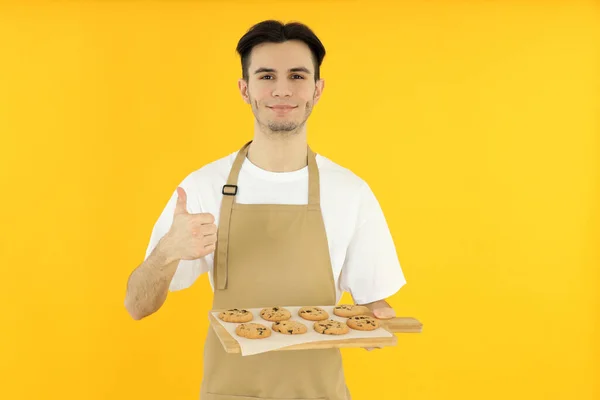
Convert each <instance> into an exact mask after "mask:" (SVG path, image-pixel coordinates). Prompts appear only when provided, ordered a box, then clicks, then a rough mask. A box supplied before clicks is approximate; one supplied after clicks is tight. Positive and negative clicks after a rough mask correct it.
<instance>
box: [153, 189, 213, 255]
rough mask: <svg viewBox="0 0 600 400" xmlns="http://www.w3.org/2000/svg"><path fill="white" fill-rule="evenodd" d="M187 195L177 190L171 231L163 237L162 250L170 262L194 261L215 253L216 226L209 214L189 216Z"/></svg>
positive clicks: (181, 190)
mask: <svg viewBox="0 0 600 400" xmlns="http://www.w3.org/2000/svg"><path fill="white" fill-rule="evenodd" d="M186 204H187V194H186V193H185V190H183V188H181V187H178V188H177V204H176V206H175V212H174V215H173V224H172V225H171V229H170V230H169V232H167V234H166V235H165V237H164V249H165V252H166V254H168V257H169V258H170V259H172V260H195V259H197V258H201V257H204V256H206V255H208V254H210V253H212V252H213V251H215V248H216V245H217V226H216V225H215V217H214V216H213V215H212V214H209V213H200V214H190V213H189V212H188V211H187V207H186Z"/></svg>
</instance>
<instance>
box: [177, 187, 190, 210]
mask: <svg viewBox="0 0 600 400" xmlns="http://www.w3.org/2000/svg"><path fill="white" fill-rule="evenodd" d="M186 205H187V194H186V193H185V190H183V188H181V187H177V204H176V205H175V215H177V214H187V213H188V211H187V206H186Z"/></svg>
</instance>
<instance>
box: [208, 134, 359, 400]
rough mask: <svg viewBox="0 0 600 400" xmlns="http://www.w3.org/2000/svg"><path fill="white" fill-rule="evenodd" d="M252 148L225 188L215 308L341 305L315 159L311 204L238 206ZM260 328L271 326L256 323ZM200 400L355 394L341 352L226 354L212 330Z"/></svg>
mask: <svg viewBox="0 0 600 400" xmlns="http://www.w3.org/2000/svg"><path fill="white" fill-rule="evenodd" d="M250 143H252V141H250V142H248V143H246V145H244V147H242V149H241V150H240V151H239V153H238V155H237V158H236V159H235V162H234V163H233V167H232V169H231V172H230V174H229V179H228V181H227V185H231V186H227V185H226V186H224V187H223V194H224V196H223V200H222V203H221V214H220V221H219V230H218V238H217V248H216V251H215V260H214V283H215V293H214V300H213V309H227V308H255V307H272V306H313V305H335V301H336V291H335V284H334V279H333V272H332V269H331V261H330V257H329V247H328V244H327V236H326V232H325V226H324V224H323V217H322V215H321V207H320V204H319V201H320V195H319V171H318V168H317V163H316V159H315V154H314V153H313V152H312V151H311V150H310V148H308V177H309V196H308V204H305V205H285V204H239V203H236V202H235V193H237V190H238V187H237V182H238V175H239V173H240V170H241V167H242V163H243V162H244V160H245V158H246V155H247V153H248V147H249V145H250ZM239 190H244V188H243V187H240V188H239ZM253 322H258V323H261V322H262V323H264V324H266V325H267V326H269V327H270V323H269V322H267V321H262V320H261V319H260V318H257V317H255V320H254V321H253ZM306 322H307V326H308V327H309V329H310V328H312V323H311V322H310V321H306ZM267 340H268V339H267ZM200 398H201V400H250V399H270V400H281V399H288V400H289V399H302V400H305V399H312V400H316V399H327V400H349V399H350V394H349V392H348V389H347V386H346V382H345V379H344V372H343V368H342V357H341V353H340V351H339V349H324V350H289V351H274V352H268V353H261V354H256V355H252V356H241V355H239V354H227V353H225V351H224V350H223V346H222V345H221V342H220V341H219V339H218V338H217V336H216V335H215V333H214V331H213V329H212V328H210V327H209V329H208V334H207V338H206V343H205V347H204V376H203V379H202V388H201V397H200Z"/></svg>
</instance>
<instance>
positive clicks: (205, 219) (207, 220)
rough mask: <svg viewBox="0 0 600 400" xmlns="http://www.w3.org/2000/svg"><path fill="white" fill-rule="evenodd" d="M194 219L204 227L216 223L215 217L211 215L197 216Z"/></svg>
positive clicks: (202, 214)
mask: <svg viewBox="0 0 600 400" xmlns="http://www.w3.org/2000/svg"><path fill="white" fill-rule="evenodd" d="M194 218H195V221H196V222H199V223H200V224H202V225H210V224H213V223H214V222H215V217H214V215H212V214H210V213H201V214H195V215H194Z"/></svg>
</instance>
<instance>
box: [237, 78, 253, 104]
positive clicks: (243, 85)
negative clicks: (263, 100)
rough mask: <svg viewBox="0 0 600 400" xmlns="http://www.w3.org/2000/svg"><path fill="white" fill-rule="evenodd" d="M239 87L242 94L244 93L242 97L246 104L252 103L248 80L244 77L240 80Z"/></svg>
mask: <svg viewBox="0 0 600 400" xmlns="http://www.w3.org/2000/svg"><path fill="white" fill-rule="evenodd" d="M238 89H239V90H240V94H241V95H242V99H243V100H244V102H245V103H246V104H250V96H249V93H248V82H246V81H245V80H244V79H239V80H238Z"/></svg>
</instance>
